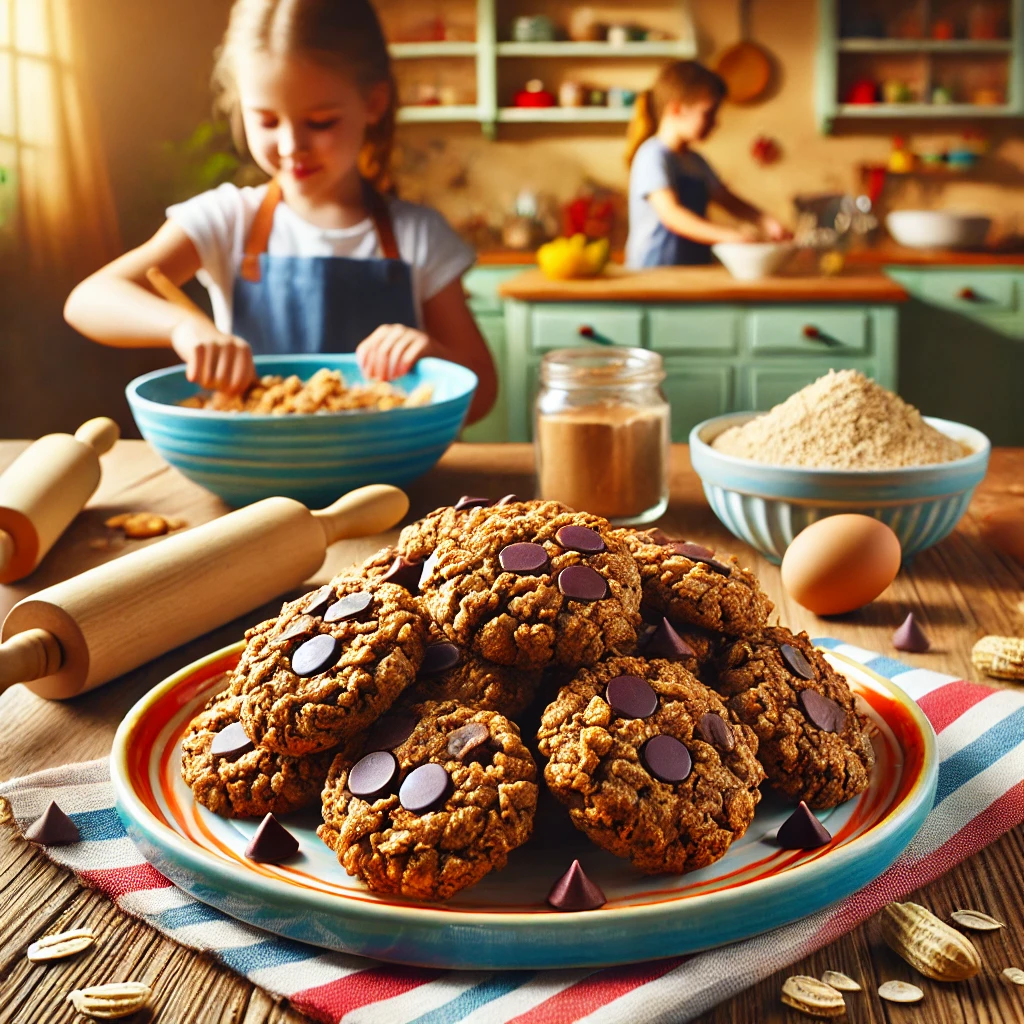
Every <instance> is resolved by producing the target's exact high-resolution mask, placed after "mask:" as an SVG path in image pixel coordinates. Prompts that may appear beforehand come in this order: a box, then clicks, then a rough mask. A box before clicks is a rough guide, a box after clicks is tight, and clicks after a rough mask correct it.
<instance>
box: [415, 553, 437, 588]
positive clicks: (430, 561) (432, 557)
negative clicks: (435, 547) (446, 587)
mask: <svg viewBox="0 0 1024 1024" xmlns="http://www.w3.org/2000/svg"><path fill="white" fill-rule="evenodd" d="M436 565H437V552H436V551H431V552H430V554H429V555H428V556H427V560H426V561H425V562H424V563H423V565H422V567H421V568H420V578H419V582H418V583H417V586H418V587H419V589H420V590H421V591H422V590H423V588H424V587H425V586H426V585H427V580H429V579H430V574H431V573H432V572H433V571H434V566H436Z"/></svg>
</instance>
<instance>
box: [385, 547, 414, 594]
mask: <svg viewBox="0 0 1024 1024" xmlns="http://www.w3.org/2000/svg"><path fill="white" fill-rule="evenodd" d="M422 571H423V569H422V563H420V562H407V561H406V560H405V559H404V558H403V557H402V556H401V555H399V556H398V557H397V558H396V559H395V560H394V561H393V562H392V563H391V567H390V568H389V569H388V571H387V572H386V573H384V575H383V576H381V578H380V582H381V583H394V584H395V585H396V586H399V587H405V589H406V590H408V591H409V593H410V594H418V593H419V592H420V573H421V572H422Z"/></svg>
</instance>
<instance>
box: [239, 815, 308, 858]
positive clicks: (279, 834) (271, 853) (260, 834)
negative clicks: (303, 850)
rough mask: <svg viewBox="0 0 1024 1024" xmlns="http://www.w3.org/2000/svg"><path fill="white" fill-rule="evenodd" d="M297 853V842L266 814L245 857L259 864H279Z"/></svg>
mask: <svg viewBox="0 0 1024 1024" xmlns="http://www.w3.org/2000/svg"><path fill="white" fill-rule="evenodd" d="M298 852H299V841H298V839H296V838H295V836H293V835H292V834H291V832H289V831H288V829H286V828H285V827H284V825H282V824H281V822H279V821H278V820H277V818H275V817H274V816H273V815H272V814H268V815H267V816H266V817H265V818H264V819H263V820H262V821H261V822H260V827H259V828H258V829H256V832H255V834H254V835H253V837H252V839H250V840H249V845H248V846H247V847H246V848H245V855H246V857H248V858H249V860H255V861H259V863H260V864H280V863H281V861H283V860H287V859H288V858H289V857H294V856H295V854H297V853H298Z"/></svg>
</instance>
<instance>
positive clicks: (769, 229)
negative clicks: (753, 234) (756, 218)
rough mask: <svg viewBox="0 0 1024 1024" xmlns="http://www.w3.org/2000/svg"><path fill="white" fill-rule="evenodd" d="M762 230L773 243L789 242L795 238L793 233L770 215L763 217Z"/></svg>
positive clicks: (766, 214) (763, 215)
mask: <svg viewBox="0 0 1024 1024" xmlns="http://www.w3.org/2000/svg"><path fill="white" fill-rule="evenodd" d="M761 230H762V231H763V232H764V233H765V234H766V235H767V236H768V238H769V239H770V240H771V241H773V242H788V241H789V240H790V239H791V238H792V237H793V232H792V231H790V230H789V228H787V227H786V226H785V225H783V224H782V223H781V221H778V220H776V219H775V218H774V217H773V216H772V215H771V214H770V213H765V214H762V215H761Z"/></svg>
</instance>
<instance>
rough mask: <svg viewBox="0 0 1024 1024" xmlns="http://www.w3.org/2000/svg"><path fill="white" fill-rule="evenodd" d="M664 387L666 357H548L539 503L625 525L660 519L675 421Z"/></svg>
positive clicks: (637, 352)
mask: <svg viewBox="0 0 1024 1024" xmlns="http://www.w3.org/2000/svg"><path fill="white" fill-rule="evenodd" d="M586 328H587V325H583V326H582V327H581V330H580V333H581V335H582V336H584V337H585V336H586V335H585V334H584V330H585V329H586ZM590 330H591V331H593V329H592V328H591V329H590ZM664 379H665V370H664V367H663V365H662V361H661V356H660V355H658V353H657V352H650V351H647V350H646V349H639V348H619V347H612V348H601V349H597V348H591V347H581V348H566V349H557V350H555V351H553V352H549V353H548V354H547V355H546V356H545V357H544V360H543V362H542V363H541V367H540V390H539V392H538V394H537V401H536V407H535V423H534V437H535V439H536V459H537V493H538V495H539V496H540V497H541V498H548V499H554V500H557V501H562V502H565V504H567V505H570V506H572V507H573V508H585V509H586V510H587V511H588V512H594V513H596V514H598V515H603V516H606V517H607V518H608V519H611V520H612V522H614V523H617V524H621V525H627V524H635V523H649V522H652V521H653V520H655V519H657V518H658V517H659V516H661V515H662V514H663V513H664V511H665V509H666V508H667V507H668V464H669V442H670V416H671V409H670V407H669V404H668V402H667V401H666V399H665V396H664V395H663V394H662V391H661V382H662V381H663V380H664Z"/></svg>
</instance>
